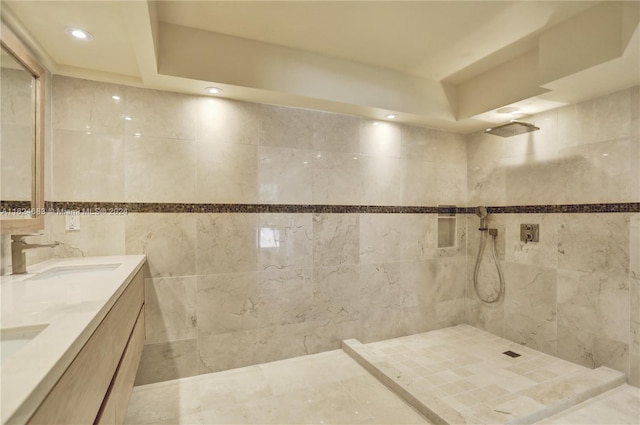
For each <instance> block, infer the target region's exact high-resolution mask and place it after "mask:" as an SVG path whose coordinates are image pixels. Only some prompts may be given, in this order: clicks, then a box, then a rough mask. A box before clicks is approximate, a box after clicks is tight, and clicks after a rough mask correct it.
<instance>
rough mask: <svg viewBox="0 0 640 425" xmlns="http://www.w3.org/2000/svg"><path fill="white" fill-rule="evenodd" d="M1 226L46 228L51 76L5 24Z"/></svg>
mask: <svg viewBox="0 0 640 425" xmlns="http://www.w3.org/2000/svg"><path fill="white" fill-rule="evenodd" d="M0 48H1V52H0V93H1V96H0V97H1V101H0V201H1V202H0V209H1V212H0V228H1V231H2V234H7V233H29V232H35V231H38V230H41V229H43V228H44V215H43V212H44V152H43V150H44V87H45V79H46V72H45V69H44V68H43V67H42V66H41V65H40V63H39V62H38V61H37V59H36V58H35V56H34V55H33V54H32V53H31V51H30V50H29V49H28V48H27V47H26V46H25V45H24V44H23V43H22V42H21V41H20V39H18V37H17V36H16V35H15V34H14V33H13V31H11V29H10V28H8V27H7V26H6V25H5V24H4V22H0Z"/></svg>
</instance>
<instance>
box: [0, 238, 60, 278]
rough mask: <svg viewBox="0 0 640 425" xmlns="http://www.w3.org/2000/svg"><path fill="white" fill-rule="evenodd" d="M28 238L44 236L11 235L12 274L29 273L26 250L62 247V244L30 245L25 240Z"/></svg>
mask: <svg viewBox="0 0 640 425" xmlns="http://www.w3.org/2000/svg"><path fill="white" fill-rule="evenodd" d="M27 236H42V235H40V234H38V233H30V234H23V235H11V270H12V274H25V273H26V272H27V259H26V256H25V252H24V251H25V250H27V249H32V248H53V247H54V246H58V245H60V242H54V243H32V244H28V243H26V242H25V240H24V238H26V237H27Z"/></svg>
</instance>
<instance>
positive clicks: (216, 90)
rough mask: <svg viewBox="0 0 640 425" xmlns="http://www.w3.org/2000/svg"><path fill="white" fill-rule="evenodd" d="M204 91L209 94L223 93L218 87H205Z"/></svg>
mask: <svg viewBox="0 0 640 425" xmlns="http://www.w3.org/2000/svg"><path fill="white" fill-rule="evenodd" d="M205 91H206V92H207V93H210V94H220V93H222V92H223V90H222V89H221V88H219V87H207V88H206V89H205Z"/></svg>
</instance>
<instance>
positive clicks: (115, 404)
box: [96, 306, 144, 425]
mask: <svg viewBox="0 0 640 425" xmlns="http://www.w3.org/2000/svg"><path fill="white" fill-rule="evenodd" d="M143 347H144V306H143V307H142V309H141V310H140V314H139V315H138V320H137V321H136V325H135V327H134V328H133V332H132V333H131V338H130V339H129V343H128V344H127V347H126V349H125V351H124V354H123V356H122V359H121V360H120V364H119V366H118V370H117V371H116V375H115V377H114V378H113V381H112V383H111V387H110V388H109V393H108V394H107V398H106V399H105V401H104V405H103V408H102V411H101V412H100V417H99V419H98V420H97V421H96V424H98V425H113V424H122V423H123V422H124V417H125V415H126V413H127V406H128V404H129V396H130V395H131V390H132V389H133V381H134V380H135V378H136V372H137V371H138V364H139V363H140V357H141V356H142V348H143Z"/></svg>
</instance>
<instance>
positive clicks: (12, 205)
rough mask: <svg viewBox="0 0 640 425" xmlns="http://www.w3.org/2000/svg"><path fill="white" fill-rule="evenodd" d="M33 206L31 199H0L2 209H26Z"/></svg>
mask: <svg viewBox="0 0 640 425" xmlns="http://www.w3.org/2000/svg"><path fill="white" fill-rule="evenodd" d="M29 208H31V201H0V209H2V210H25V209H29Z"/></svg>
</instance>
